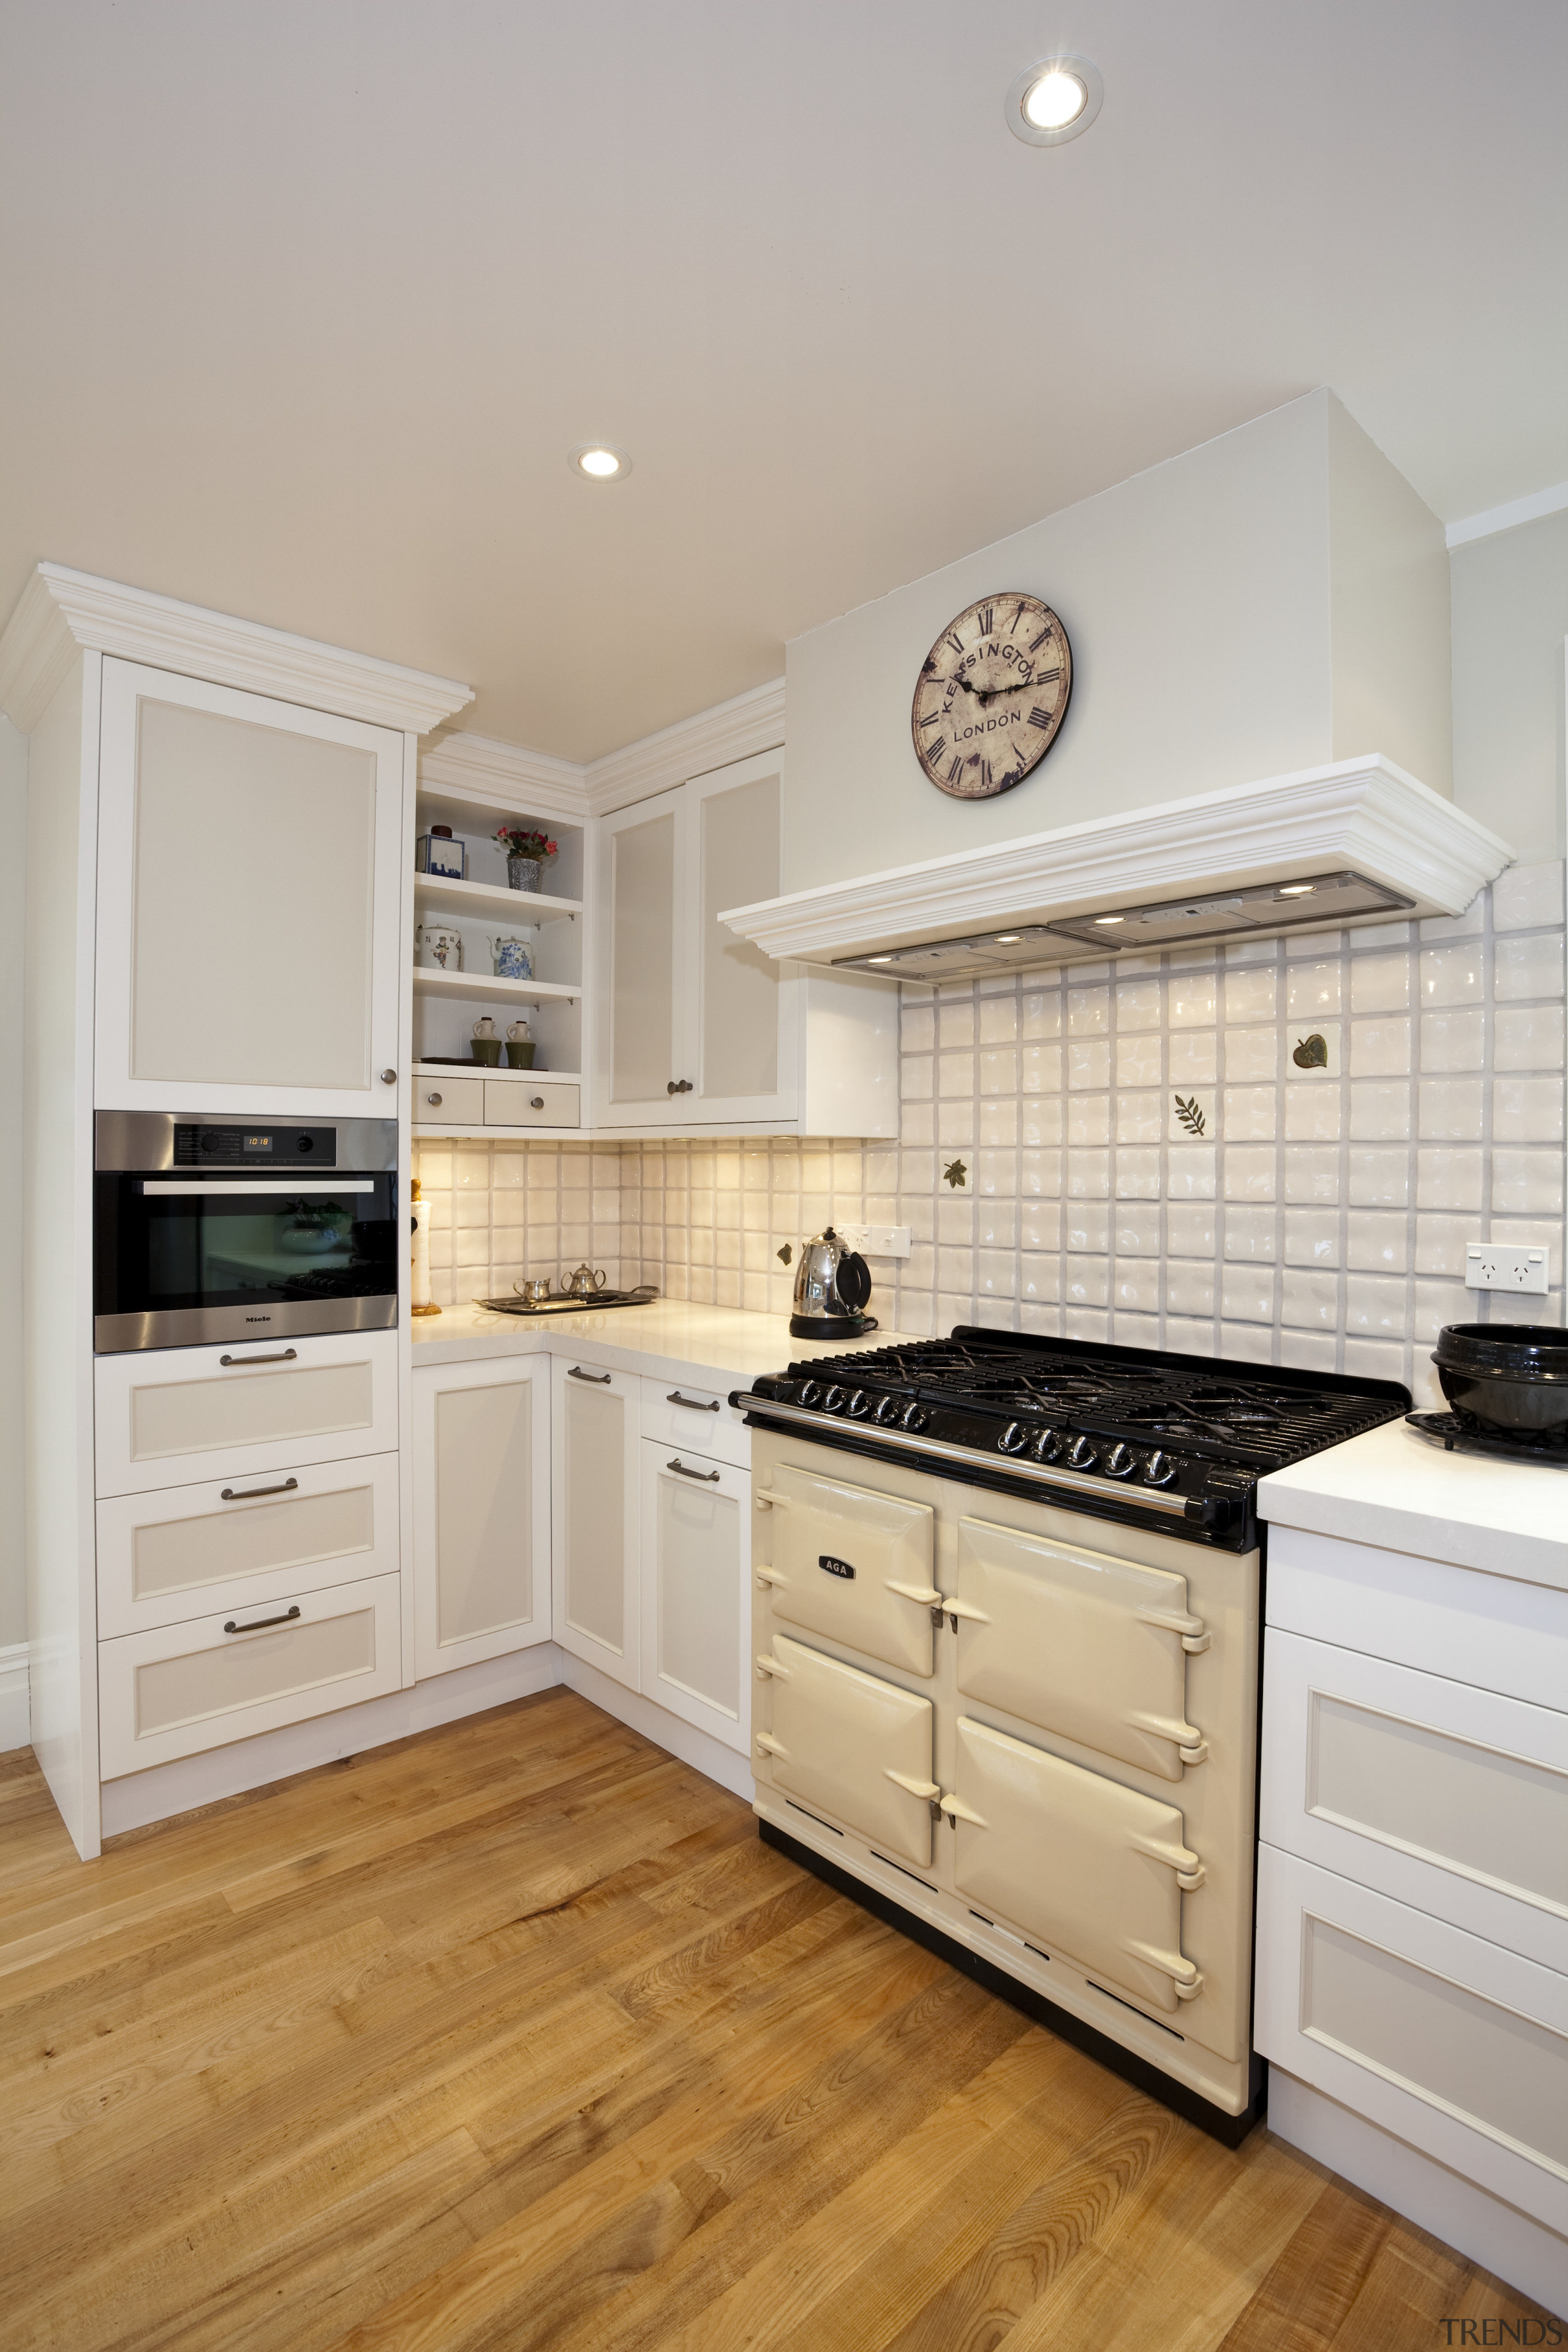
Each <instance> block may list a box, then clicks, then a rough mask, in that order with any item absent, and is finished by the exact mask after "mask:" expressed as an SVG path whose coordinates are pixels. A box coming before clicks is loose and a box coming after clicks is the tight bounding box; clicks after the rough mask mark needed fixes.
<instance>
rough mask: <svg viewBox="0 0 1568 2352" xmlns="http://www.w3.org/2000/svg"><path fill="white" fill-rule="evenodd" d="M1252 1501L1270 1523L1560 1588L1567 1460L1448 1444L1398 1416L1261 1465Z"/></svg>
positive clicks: (1564, 1582) (1565, 1570)
mask: <svg viewBox="0 0 1568 2352" xmlns="http://www.w3.org/2000/svg"><path fill="white" fill-rule="evenodd" d="M1258 1513H1259V1516H1260V1517H1263V1518H1265V1519H1267V1520H1268V1521H1269V1522H1270V1523H1271V1524H1272V1525H1273V1526H1275V1527H1287V1528H1305V1529H1307V1530H1308V1531H1309V1532H1310V1533H1311V1534H1314V1535H1323V1536H1338V1537H1340V1538H1342V1539H1343V1540H1344V1541H1346V1542H1348V1543H1363V1544H1374V1545H1376V1546H1378V1547H1379V1548H1380V1549H1383V1550H1384V1551H1403V1552H1413V1553H1415V1554H1416V1555H1418V1556H1419V1557H1420V1558H1421V1559H1438V1560H1446V1561H1447V1562H1449V1563H1450V1564H1451V1565H1453V1566H1455V1567H1458V1568H1479V1569H1485V1570H1488V1572H1489V1573H1490V1574H1492V1575H1495V1576H1516V1577H1521V1578H1522V1579H1523V1580H1525V1581H1526V1582H1527V1583H1531V1584H1555V1585H1558V1586H1561V1587H1563V1588H1565V1589H1568V1468H1563V1469H1561V1470H1559V1469H1554V1468H1552V1467H1550V1466H1548V1465H1544V1464H1537V1463H1534V1462H1509V1461H1505V1460H1500V1458H1499V1457H1498V1456H1496V1455H1495V1454H1494V1455H1487V1454H1461V1453H1459V1452H1458V1450H1457V1449H1456V1450H1455V1452H1453V1453H1452V1454H1448V1453H1446V1452H1445V1451H1444V1448H1443V1446H1442V1444H1440V1442H1439V1441H1438V1440H1436V1438H1427V1437H1423V1436H1421V1435H1420V1433H1418V1432H1417V1431H1415V1430H1414V1429H1411V1428H1409V1427H1408V1426H1407V1425H1406V1424H1405V1423H1404V1422H1403V1421H1390V1422H1385V1423H1384V1425H1383V1427H1382V1428H1381V1429H1369V1430H1368V1431H1367V1433H1366V1434H1365V1435H1364V1436H1363V1437H1352V1438H1347V1439H1346V1441H1345V1443H1344V1444H1342V1445H1331V1446H1330V1447H1329V1449H1328V1451H1327V1452H1326V1453H1323V1454H1312V1455H1311V1456H1310V1459H1309V1460H1307V1461H1305V1462H1298V1463H1296V1464H1295V1465H1293V1467H1291V1468H1290V1469H1289V1470H1274V1471H1271V1472H1270V1473H1269V1475H1268V1477H1267V1478H1264V1479H1262V1480H1261V1481H1260V1482H1259V1485H1258Z"/></svg>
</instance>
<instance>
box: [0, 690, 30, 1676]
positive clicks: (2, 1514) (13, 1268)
mask: <svg viewBox="0 0 1568 2352" xmlns="http://www.w3.org/2000/svg"><path fill="white" fill-rule="evenodd" d="M26 825H27V739H26V736H25V735H19V734H18V733H17V731H16V728H15V727H13V726H12V724H11V721H10V720H9V719H5V718H0V1102H4V1103H6V1104H8V1105H9V1106H10V1116H9V1118H6V1119H5V1120H4V1121H0V1133H4V1134H5V1137H6V1138H7V1139H8V1145H9V1148H8V1149H5V1150H0V1649H4V1648H5V1647H6V1646H7V1644H8V1643H13V1642H25V1641H26V1638H27V1595H26V1551H25V1542H24V1537H25V1528H24V1524H23V1491H24V1479H23V1463H22V1155H21V1152H20V1150H18V1149H17V1148H16V1147H17V1144H18V1142H19V1139H20V1129H21V1119H20V1116H19V1108H20V1104H21V1100H22V937H23V909H24V906H25V903H26V856H25V854H24V853H25V844H26Z"/></svg>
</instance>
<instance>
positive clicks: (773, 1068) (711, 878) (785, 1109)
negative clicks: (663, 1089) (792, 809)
mask: <svg viewBox="0 0 1568 2352" xmlns="http://www.w3.org/2000/svg"><path fill="white" fill-rule="evenodd" d="M783 782H784V755H783V753H782V752H780V751H769V752H764V753H763V754H762V756H761V757H759V758H757V759H754V760H741V761H736V762H735V763H734V765H733V766H731V767H729V768H721V769H718V770H716V771H715V772H714V773H713V774H712V775H709V776H700V777H698V778H697V779H696V781H695V782H692V783H689V784H688V785H687V786H686V793H687V800H688V847H687V855H688V856H689V859H690V861H691V863H692V866H693V869H694V874H693V888H694V897H695V901H696V921H695V923H694V925H693V927H692V928H693V937H694V939H695V941H696V948H697V953H696V956H695V958H694V969H693V971H691V974H690V977H689V992H690V1010H689V1019H690V1021H691V1022H692V1023H693V1024H694V1025H695V1034H696V1041H697V1052H696V1061H697V1067H696V1069H695V1070H693V1071H689V1072H687V1073H686V1075H687V1076H690V1077H693V1078H694V1079H695V1080H696V1087H697V1094H696V1105H695V1108H696V1114H697V1116H698V1117H699V1118H702V1119H704V1120H707V1119H712V1120H716V1121H717V1120H726V1121H727V1120H730V1119H753V1118H762V1119H773V1118H778V1119H783V1118H793V1116H794V1115H795V1108H796V1104H795V1086H796V1060H797V1037H796V1031H797V1028H798V1024H799V1021H800V1014H801V985H802V983H801V982H800V980H799V979H798V977H797V976H796V968H795V966H793V965H788V964H781V963H779V962H777V961H775V960H774V958H773V957H772V956H769V955H764V954H763V951H762V950H761V949H760V948H756V947H753V946H752V944H751V942H750V941H749V940H742V939H740V938H738V937H737V936H736V934H735V933H734V932H733V931H732V930H731V929H730V927H729V925H728V924H727V923H723V922H721V921H720V916H721V914H722V913H723V912H724V910H725V908H729V907H743V906H750V905H753V904H755V902H756V901H757V900H759V899H763V898H777V896H778V891H779V877H780V874H781V872H782V868H783V852H782V841H781V836H780V830H779V828H780V799H781V793H782V790H783ZM689 1108H690V1106H689Z"/></svg>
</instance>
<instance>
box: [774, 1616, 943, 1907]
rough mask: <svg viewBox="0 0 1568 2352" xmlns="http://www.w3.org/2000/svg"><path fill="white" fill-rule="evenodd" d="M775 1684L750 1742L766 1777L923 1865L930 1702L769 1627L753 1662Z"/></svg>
mask: <svg viewBox="0 0 1568 2352" xmlns="http://www.w3.org/2000/svg"><path fill="white" fill-rule="evenodd" d="M757 1664H758V1668H759V1671H760V1672H761V1673H762V1674H763V1676H764V1677H765V1678H766V1680H767V1681H768V1682H769V1683H771V1684H772V1685H773V1728H772V1730H771V1731H763V1732H759V1733H758V1735H757V1748H758V1749H759V1751H760V1753H761V1754H762V1755H763V1756H764V1757H766V1758H767V1759H769V1761H770V1762H771V1764H772V1768H773V1785H774V1787H775V1788H776V1789H778V1790H781V1791H782V1793H783V1794H784V1796H786V1797H790V1798H793V1799H794V1801H795V1803H796V1804H797V1805H800V1806H802V1807H803V1808H804V1809H805V1811H806V1812H808V1813H811V1814H814V1815H816V1814H826V1816H827V1817H828V1819H829V1822H831V1823H834V1824H837V1823H838V1822H842V1823H843V1824H844V1825H845V1827H846V1828H848V1829H852V1830H855V1831H857V1832H858V1834H859V1835H860V1836H861V1837H863V1838H864V1839H865V1840H866V1842H867V1843H868V1845H871V1846H873V1847H877V1846H879V1847H881V1848H882V1849H883V1850H884V1851H885V1852H886V1853H889V1854H894V1855H897V1856H899V1857H900V1859H901V1860H903V1861H905V1862H912V1863H914V1864H916V1865H917V1867H918V1868H920V1869H921V1870H929V1869H930V1867H931V1824H932V1821H933V1819H934V1818H935V1816H934V1813H933V1806H934V1803H935V1801H936V1799H937V1798H938V1797H939V1796H940V1795H941V1793H942V1792H941V1790H940V1789H939V1788H938V1786H937V1784H936V1782H935V1781H934V1780H932V1778H931V1756H932V1735H933V1730H934V1712H935V1711H934V1709H933V1708H932V1706H931V1701H930V1699H929V1698H923V1697H921V1694H920V1693H919V1692H918V1691H907V1690H901V1689H900V1687H899V1685H897V1684H896V1683H889V1682H884V1681H883V1680H882V1679H881V1677H880V1676H879V1675H868V1674H863V1673H862V1672H861V1670H860V1668H859V1667H858V1666H851V1665H847V1664H845V1662H844V1661H843V1660H842V1659H840V1658H830V1657H827V1656H826V1655H825V1654H823V1652H821V1651H820V1650H812V1649H808V1648H807V1647H806V1645H805V1643H804V1642H792V1641H791V1640H790V1639H789V1637H788V1635H787V1634H784V1633H775V1635H774V1636H773V1648H772V1650H771V1652H769V1653H768V1654H766V1655H765V1656H763V1657H761V1658H759V1659H758V1661H757Z"/></svg>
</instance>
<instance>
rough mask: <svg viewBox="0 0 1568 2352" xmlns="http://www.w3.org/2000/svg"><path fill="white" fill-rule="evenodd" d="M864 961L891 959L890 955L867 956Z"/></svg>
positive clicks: (884, 961)
mask: <svg viewBox="0 0 1568 2352" xmlns="http://www.w3.org/2000/svg"><path fill="white" fill-rule="evenodd" d="M866 961H867V962H868V963H891V962H892V961H893V959H892V957H891V956H890V955H885V956H868V957H867V959H866Z"/></svg>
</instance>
